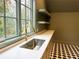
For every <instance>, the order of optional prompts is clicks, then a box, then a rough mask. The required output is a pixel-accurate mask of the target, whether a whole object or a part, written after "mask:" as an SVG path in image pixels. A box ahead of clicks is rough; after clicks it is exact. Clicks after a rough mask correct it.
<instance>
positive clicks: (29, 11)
mask: <svg viewBox="0 0 79 59" xmlns="http://www.w3.org/2000/svg"><path fill="white" fill-rule="evenodd" d="M26 19H27V20H31V19H32V12H31V10H30V9H28V8H26Z"/></svg>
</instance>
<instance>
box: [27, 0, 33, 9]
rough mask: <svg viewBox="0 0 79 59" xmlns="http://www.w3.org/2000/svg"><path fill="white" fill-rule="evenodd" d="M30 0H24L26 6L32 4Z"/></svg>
mask: <svg viewBox="0 0 79 59" xmlns="http://www.w3.org/2000/svg"><path fill="white" fill-rule="evenodd" d="M31 1H32V0H26V6H28V7H30V8H31V6H32V3H31Z"/></svg>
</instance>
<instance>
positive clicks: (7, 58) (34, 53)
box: [0, 30, 54, 59]
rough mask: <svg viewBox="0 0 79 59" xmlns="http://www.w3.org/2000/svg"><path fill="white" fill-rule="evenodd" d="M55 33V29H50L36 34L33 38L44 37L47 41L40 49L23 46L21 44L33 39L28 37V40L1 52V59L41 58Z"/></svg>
mask: <svg viewBox="0 0 79 59" xmlns="http://www.w3.org/2000/svg"><path fill="white" fill-rule="evenodd" d="M53 33H54V30H48V31H46V32H45V33H43V34H40V35H35V36H34V37H33V38H38V39H43V40H45V42H44V43H43V45H42V46H41V48H40V49H39V50H29V49H25V48H21V47H20V46H21V45H23V44H24V43H26V42H28V41H30V40H32V39H33V38H31V39H28V40H27V41H25V42H23V43H21V44H19V45H17V46H15V47H13V48H11V49H9V50H7V51H5V52H4V53H1V54H0V59H41V58H42V55H43V53H44V51H45V49H46V47H47V45H48V43H49V41H50V39H51V37H52V35H53Z"/></svg>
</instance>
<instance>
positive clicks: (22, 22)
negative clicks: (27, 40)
mask: <svg viewBox="0 0 79 59" xmlns="http://www.w3.org/2000/svg"><path fill="white" fill-rule="evenodd" d="M25 33H26V29H25V20H21V34H25Z"/></svg>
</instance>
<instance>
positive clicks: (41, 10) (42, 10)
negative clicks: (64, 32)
mask: <svg viewBox="0 0 79 59" xmlns="http://www.w3.org/2000/svg"><path fill="white" fill-rule="evenodd" d="M38 12H39V13H44V14H46V15H48V16H51V15H50V13H49V12H48V11H46V9H39V10H38Z"/></svg>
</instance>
